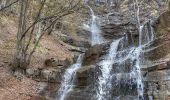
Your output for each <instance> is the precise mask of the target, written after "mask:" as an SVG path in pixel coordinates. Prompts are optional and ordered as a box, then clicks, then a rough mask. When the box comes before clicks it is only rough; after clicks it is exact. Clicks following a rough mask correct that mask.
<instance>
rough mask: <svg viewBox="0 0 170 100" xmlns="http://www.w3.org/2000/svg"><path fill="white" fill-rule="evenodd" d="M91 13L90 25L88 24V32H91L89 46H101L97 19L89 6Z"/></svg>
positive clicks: (101, 39)
mask: <svg viewBox="0 0 170 100" xmlns="http://www.w3.org/2000/svg"><path fill="white" fill-rule="evenodd" d="M88 7H89V9H90V12H91V17H92V19H91V24H90V32H91V45H92V46H93V45H95V44H101V43H103V42H104V39H103V37H102V36H101V34H100V33H101V30H100V26H99V25H98V22H97V17H96V16H95V14H94V11H93V10H92V8H91V7H90V6H88Z"/></svg>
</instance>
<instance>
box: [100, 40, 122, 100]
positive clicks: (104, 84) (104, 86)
mask: <svg viewBox="0 0 170 100" xmlns="http://www.w3.org/2000/svg"><path fill="white" fill-rule="evenodd" d="M120 40H121V39H118V40H115V41H113V42H112V43H111V45H110V49H109V53H108V54H107V55H106V56H105V57H104V60H102V61H101V62H100V63H99V66H100V70H101V73H102V75H101V76H99V78H98V91H97V100H105V99H106V97H108V96H109V95H111V94H110V90H111V88H112V85H111V80H112V77H111V70H112V65H113V63H114V59H115V57H116V52H117V48H118V45H119V42H120Z"/></svg>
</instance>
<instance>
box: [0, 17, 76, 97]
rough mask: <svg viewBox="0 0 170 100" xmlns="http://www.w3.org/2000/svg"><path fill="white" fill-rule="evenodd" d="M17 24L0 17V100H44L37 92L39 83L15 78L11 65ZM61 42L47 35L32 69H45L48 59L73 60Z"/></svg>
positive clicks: (40, 45) (36, 53)
mask: <svg viewBox="0 0 170 100" xmlns="http://www.w3.org/2000/svg"><path fill="white" fill-rule="evenodd" d="M16 33H17V24H16V22H15V20H14V19H13V18H10V17H9V16H8V17H7V16H0V100H43V99H40V96H38V94H37V92H36V87H37V82H36V81H33V80H32V79H29V78H27V77H25V76H23V75H22V77H15V76H14V75H13V74H12V73H11V72H10V67H9V65H10V64H11V62H12V61H13V55H14V53H15V44H16ZM58 41H59V40H56V39H54V38H53V37H52V36H48V35H45V36H44V37H43V38H42V40H41V42H40V44H39V45H38V47H37V50H36V52H35V54H34V55H33V58H32V62H31V65H30V67H43V63H44V60H45V59H47V58H57V59H66V58H69V59H71V58H72V57H73V56H72V53H71V52H70V51H69V50H68V49H67V47H65V46H63V44H61V42H58Z"/></svg>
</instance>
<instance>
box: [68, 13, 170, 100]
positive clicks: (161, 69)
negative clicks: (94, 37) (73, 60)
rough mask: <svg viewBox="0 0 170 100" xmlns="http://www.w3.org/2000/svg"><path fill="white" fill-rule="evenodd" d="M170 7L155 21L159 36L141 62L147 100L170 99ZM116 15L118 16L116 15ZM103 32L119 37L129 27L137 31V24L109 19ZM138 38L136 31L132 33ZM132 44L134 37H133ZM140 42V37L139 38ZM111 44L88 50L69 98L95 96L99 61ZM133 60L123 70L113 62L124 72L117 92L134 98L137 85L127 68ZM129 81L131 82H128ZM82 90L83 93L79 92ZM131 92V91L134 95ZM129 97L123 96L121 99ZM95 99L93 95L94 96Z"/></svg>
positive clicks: (103, 27)
mask: <svg viewBox="0 0 170 100" xmlns="http://www.w3.org/2000/svg"><path fill="white" fill-rule="evenodd" d="M169 17H170V15H169V11H166V12H164V13H163V14H162V15H160V17H159V18H158V19H157V20H156V21H155V23H154V24H152V25H153V26H154V27H155V31H156V32H155V35H156V39H155V40H154V41H152V43H151V45H150V47H149V48H150V50H149V51H146V52H145V53H144V59H147V61H145V62H143V64H142V65H141V66H140V67H141V71H142V73H143V74H142V77H143V82H144V84H145V87H144V97H145V98H146V100H169V99H170V86H169V84H170V81H169V80H170V77H169V74H170V71H169V68H170V48H169V47H170V39H169V37H170V35H169V27H170V26H169V24H168V23H169V19H168V18H169ZM113 19H114V17H113ZM102 25H103V26H102V31H103V36H104V37H105V38H106V39H107V40H108V41H110V40H112V39H116V38H119V37H121V36H123V35H124V34H123V33H124V32H128V31H133V32H135V31H137V29H136V28H135V25H133V24H130V23H129V22H124V21H119V22H117V23H116V22H113V23H105V24H102ZM132 36H133V37H134V38H135V36H136V34H132ZM129 42H130V43H129V44H131V43H132V41H129ZM136 42H137V41H136ZM109 44H110V42H108V43H104V44H100V45H95V46H93V47H91V48H90V49H89V50H88V51H86V53H85V57H84V61H83V67H82V68H80V69H79V71H78V72H77V81H76V83H75V84H76V87H75V89H74V92H71V93H70V94H69V95H68V98H72V99H73V100H74V99H76V100H78V99H81V100H87V99H90V100H91V98H88V97H90V95H89V93H90V94H95V92H94V89H95V88H94V87H95V86H96V84H94V83H95V82H96V81H97V80H98V79H97V78H96V77H97V76H98V75H99V74H100V71H99V66H97V64H96V63H97V62H99V61H100V60H102V56H103V55H105V54H106V52H107V51H108V49H109ZM130 64H131V63H130V62H129V61H128V60H127V61H126V62H125V63H124V64H123V65H122V68H121V71H122V70H123V73H121V71H120V70H119V69H120V68H116V64H114V65H113V68H114V73H117V72H118V73H119V74H120V75H118V74H117V75H116V78H117V79H118V80H120V81H119V82H118V84H119V85H114V86H115V87H113V91H114V92H113V94H112V95H114V96H120V95H121V94H124V95H125V94H126V95H127V96H125V97H126V99H129V100H133V99H134V98H136V97H135V96H136V95H137V94H136V93H137V92H136V85H135V84H134V85H130V84H128V83H132V82H129V81H131V80H128V75H125V74H124V72H129V71H130V70H131V68H130V67H129V66H130ZM126 82H127V84H125V83H126ZM117 86H120V87H121V88H119V90H117V89H116V87H117ZM127 87H129V88H131V89H130V90H132V91H128V92H127V91H125V90H126V89H127V90H128V88H127ZM78 93H81V94H79V97H78V96H77V95H78ZM128 95H131V96H130V97H129V96H128ZM124 99H125V98H123V97H121V100H124ZM92 100H93V99H92Z"/></svg>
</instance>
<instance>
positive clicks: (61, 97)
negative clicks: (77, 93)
mask: <svg viewBox="0 0 170 100" xmlns="http://www.w3.org/2000/svg"><path fill="white" fill-rule="evenodd" d="M83 55H84V54H80V55H79V57H78V59H77V61H76V63H75V64H73V65H71V66H70V67H69V68H68V69H67V70H66V72H65V73H64V76H63V81H62V82H61V83H62V84H61V86H60V89H59V91H58V97H57V98H56V100H65V97H66V96H67V94H68V93H69V92H70V91H72V89H73V86H74V81H75V76H76V72H77V70H78V69H79V68H81V65H82V60H83V57H84V56H83Z"/></svg>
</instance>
